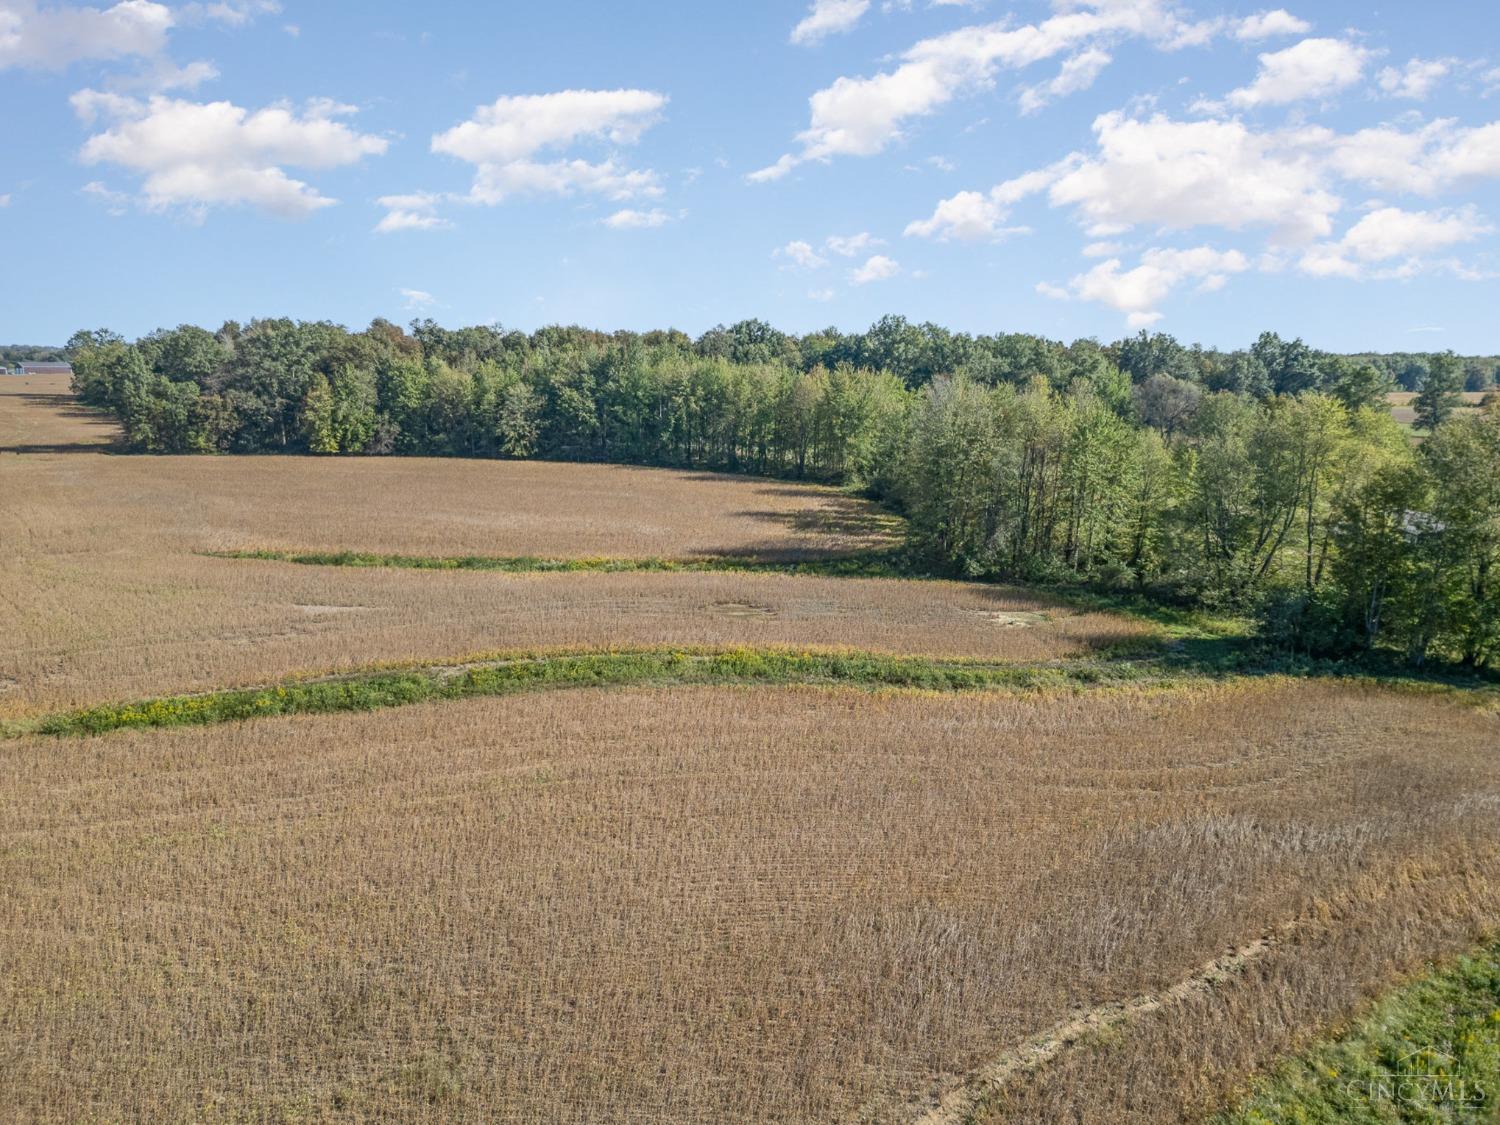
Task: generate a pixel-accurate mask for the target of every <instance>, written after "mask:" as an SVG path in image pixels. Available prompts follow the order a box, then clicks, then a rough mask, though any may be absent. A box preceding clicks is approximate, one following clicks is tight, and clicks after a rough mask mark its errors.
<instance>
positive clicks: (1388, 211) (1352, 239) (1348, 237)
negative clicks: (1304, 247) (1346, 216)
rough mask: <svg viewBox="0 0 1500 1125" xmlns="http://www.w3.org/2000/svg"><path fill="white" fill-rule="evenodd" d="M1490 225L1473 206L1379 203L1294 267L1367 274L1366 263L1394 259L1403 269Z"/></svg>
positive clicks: (1327, 274) (1325, 274) (1416, 265)
mask: <svg viewBox="0 0 1500 1125" xmlns="http://www.w3.org/2000/svg"><path fill="white" fill-rule="evenodd" d="M1494 230H1495V228H1494V227H1493V226H1491V225H1490V224H1489V222H1488V221H1486V220H1485V219H1484V217H1483V216H1481V215H1480V214H1479V212H1478V211H1477V210H1475V209H1474V208H1473V207H1466V208H1462V209H1460V210H1456V211H1404V210H1402V209H1401V208H1399V207H1380V208H1377V209H1376V210H1374V211H1371V212H1370V213H1369V214H1367V215H1365V216H1364V217H1363V218H1362V219H1360V220H1359V222H1357V223H1355V224H1354V225H1353V226H1352V227H1350V228H1349V229H1348V230H1347V231H1346V232H1345V233H1344V236H1343V238H1341V239H1339V240H1338V241H1337V242H1324V243H1319V244H1317V245H1315V246H1312V247H1310V248H1309V249H1308V251H1307V252H1306V253H1305V254H1303V256H1302V259H1301V261H1300V262H1298V268H1300V269H1301V270H1302V271H1303V272H1304V273H1307V274H1311V275H1313V276H1315V277H1348V278H1358V277H1364V276H1367V274H1368V270H1369V267H1371V266H1372V265H1378V264H1380V263H1387V262H1390V261H1392V260H1395V259H1400V260H1402V262H1403V265H1402V267H1400V268H1401V270H1402V271H1410V270H1414V269H1417V268H1420V267H1421V265H1422V261H1423V259H1425V258H1427V257H1428V256H1430V255H1432V254H1434V253H1437V252H1438V251H1441V250H1447V249H1449V248H1450V247H1453V246H1457V245H1459V244H1460V243H1465V242H1472V241H1474V240H1475V239H1477V238H1480V237H1482V236H1484V235H1487V234H1493V233H1494Z"/></svg>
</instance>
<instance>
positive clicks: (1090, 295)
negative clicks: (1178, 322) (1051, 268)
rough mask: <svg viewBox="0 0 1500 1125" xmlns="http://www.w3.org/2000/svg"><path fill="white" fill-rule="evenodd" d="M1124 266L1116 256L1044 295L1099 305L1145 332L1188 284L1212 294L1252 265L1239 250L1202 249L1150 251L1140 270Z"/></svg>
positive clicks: (1044, 287)
mask: <svg viewBox="0 0 1500 1125" xmlns="http://www.w3.org/2000/svg"><path fill="white" fill-rule="evenodd" d="M1121 267H1122V263H1121V262H1120V259H1118V258H1110V259H1109V260H1108V261H1104V262H1100V263H1099V264H1098V265H1097V266H1095V267H1094V268H1093V269H1091V270H1089V271H1088V272H1087V273H1082V274H1079V275H1078V276H1077V277H1075V278H1073V280H1072V281H1070V282H1069V283H1068V286H1067V288H1063V287H1061V286H1057V285H1051V284H1048V283H1045V282H1044V283H1043V284H1042V285H1041V286H1038V292H1040V293H1042V294H1043V295H1044V296H1049V297H1056V298H1063V297H1075V298H1077V299H1078V300H1081V301H1097V302H1099V303H1101V304H1105V305H1108V306H1109V307H1110V308H1113V309H1117V310H1119V311H1120V312H1123V313H1125V314H1126V323H1127V324H1128V325H1129V326H1130V327H1131V328H1144V327H1145V326H1147V325H1149V324H1154V323H1156V321H1158V320H1160V319H1161V317H1162V314H1161V313H1160V312H1159V311H1158V308H1157V306H1159V305H1160V304H1161V303H1162V301H1164V300H1166V298H1167V297H1168V296H1169V295H1170V294H1171V292H1172V291H1173V290H1174V289H1175V288H1177V287H1178V286H1179V285H1181V284H1182V283H1183V282H1185V281H1191V280H1197V281H1198V282H1199V288H1200V289H1203V290H1205V291H1208V292H1212V291H1214V290H1216V289H1220V288H1222V287H1223V285H1224V283H1225V281H1226V279H1227V278H1228V276H1229V275H1230V274H1234V273H1243V272H1244V271H1245V270H1248V269H1249V268H1250V262H1249V260H1248V259H1246V257H1245V255H1243V254H1241V253H1240V252H1239V251H1238V250H1227V251H1220V250H1215V249H1213V248H1212V247H1209V246H1198V247H1195V248H1193V249H1191V250H1164V249H1152V250H1147V251H1146V252H1145V253H1144V254H1142V255H1141V263H1140V265H1138V266H1136V267H1135V268H1134V269H1131V270H1123V271H1122V268H1121Z"/></svg>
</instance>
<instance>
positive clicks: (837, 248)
mask: <svg viewBox="0 0 1500 1125" xmlns="http://www.w3.org/2000/svg"><path fill="white" fill-rule="evenodd" d="M823 245H824V246H826V247H827V248H828V249H829V250H831V251H832V252H833V253H835V254H837V255H839V256H840V257H842V258H852V257H854V255H856V254H858V253H859V252H860V251H862V250H868V249H869V248H870V247H871V246H882V245H884V242H883V240H881V239H879V238H876V237H875V236H874V235H872V234H871V233H870V232H869V231H867V230H862V231H860V232H859V233H858V234H842V235H841V234H830V235H829V236H828V237H827V238H826V239H824V241H823Z"/></svg>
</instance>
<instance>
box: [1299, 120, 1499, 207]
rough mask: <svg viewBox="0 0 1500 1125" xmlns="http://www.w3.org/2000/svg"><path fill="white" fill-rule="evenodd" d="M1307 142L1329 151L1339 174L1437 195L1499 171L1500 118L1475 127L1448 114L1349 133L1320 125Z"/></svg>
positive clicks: (1390, 187) (1388, 188) (1391, 188)
mask: <svg viewBox="0 0 1500 1125" xmlns="http://www.w3.org/2000/svg"><path fill="white" fill-rule="evenodd" d="M1308 143H1309V145H1310V146H1312V147H1315V148H1317V149H1318V150H1320V151H1323V152H1326V153H1327V159H1328V163H1329V165H1330V167H1331V168H1332V169H1333V170H1334V171H1336V172H1337V173H1338V174H1339V175H1341V176H1343V177H1345V178H1346V179H1350V180H1356V181H1358V182H1360V183H1363V184H1367V185H1369V186H1371V187H1374V188H1378V189H1380V190H1382V191H1403V192H1411V193H1413V194H1417V195H1433V194H1435V193H1437V192H1439V191H1444V190H1447V189H1449V188H1452V187H1454V186H1456V185H1458V184H1462V183H1465V182H1469V181H1474V180H1481V179H1493V178H1497V177H1500V121H1497V122H1492V123H1491V124H1489V125H1480V126H1476V127H1473V128H1470V127H1467V126H1461V125H1459V124H1458V123H1457V122H1455V121H1454V120H1452V119H1451V118H1447V119H1442V120H1438V121H1433V122H1429V123H1428V124H1426V125H1423V126H1421V127H1420V128H1416V129H1411V130H1404V129H1400V128H1397V127H1395V126H1391V125H1379V126H1376V127H1374V128H1370V129H1361V130H1359V131H1358V132H1356V133H1350V134H1344V135H1340V134H1336V133H1333V132H1331V131H1329V130H1315V131H1312V132H1310V133H1309V134H1308Z"/></svg>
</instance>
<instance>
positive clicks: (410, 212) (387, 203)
mask: <svg viewBox="0 0 1500 1125" xmlns="http://www.w3.org/2000/svg"><path fill="white" fill-rule="evenodd" d="M443 199H444V197H443V196H441V195H437V194H435V193H433V192H430V191H417V192H412V193H410V194H409V195H383V196H381V197H380V198H379V199H377V200H376V201H375V202H376V203H378V204H379V205H380V206H382V207H384V208H386V215H385V217H384V218H382V219H381V220H380V222H379V223H377V224H376V225H375V231H376V233H377V234H394V233H395V232H396V231H403V230H442V229H444V228H445V227H450V226H452V225H453V224H452V223H450V222H448V220H446V219H443V218H440V217H439V216H438V215H437V213H436V211H437V207H438V204H440V203H442V202H443Z"/></svg>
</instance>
